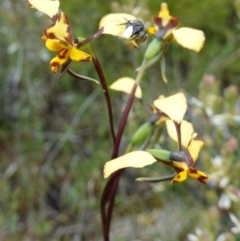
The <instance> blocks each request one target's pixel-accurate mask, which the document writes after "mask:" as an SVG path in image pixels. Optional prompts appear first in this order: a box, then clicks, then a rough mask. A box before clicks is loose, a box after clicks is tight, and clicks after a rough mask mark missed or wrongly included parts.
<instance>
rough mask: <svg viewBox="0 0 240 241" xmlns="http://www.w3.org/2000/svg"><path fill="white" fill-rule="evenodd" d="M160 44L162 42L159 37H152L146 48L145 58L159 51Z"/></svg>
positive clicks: (151, 57)
mask: <svg viewBox="0 0 240 241" xmlns="http://www.w3.org/2000/svg"><path fill="white" fill-rule="evenodd" d="M161 46H162V42H161V41H160V40H159V39H157V38H154V39H153V40H152V42H151V43H150V44H149V45H148V47H147V49H146V52H145V58H146V59H147V60H150V59H153V58H154V57H155V56H156V55H157V54H158V53H159V51H160V49H161Z"/></svg>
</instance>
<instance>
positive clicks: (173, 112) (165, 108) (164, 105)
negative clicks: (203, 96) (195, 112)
mask: <svg viewBox="0 0 240 241" xmlns="http://www.w3.org/2000/svg"><path fill="white" fill-rule="evenodd" d="M153 104H154V105H155V106H156V107H157V108H158V109H159V110H161V111H162V112H163V113H165V114H166V115H168V116H169V118H170V119H172V120H174V121H176V122H177V123H180V122H181V121H182V119H183V116H184V115H185V112H186V110H187V100H186V97H185V95H184V94H183V93H177V94H175V95H171V96H169V97H166V98H164V97H163V98H160V99H157V100H155V101H154V102H153Z"/></svg>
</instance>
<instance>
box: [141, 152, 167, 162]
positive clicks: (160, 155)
mask: <svg viewBox="0 0 240 241" xmlns="http://www.w3.org/2000/svg"><path fill="white" fill-rule="evenodd" d="M146 151H147V152H149V153H150V154H152V155H153V156H154V157H156V158H159V159H161V160H163V161H170V154H171V152H170V151H167V150H164V149H148V150H146Z"/></svg>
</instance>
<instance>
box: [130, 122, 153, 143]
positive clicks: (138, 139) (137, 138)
mask: <svg viewBox="0 0 240 241" xmlns="http://www.w3.org/2000/svg"><path fill="white" fill-rule="evenodd" d="M152 129H153V125H152V124H151V123H150V122H146V123H144V124H143V125H141V126H140V127H139V128H138V130H137V131H136V132H135V134H134V135H133V138H132V143H131V144H132V146H136V145H138V144H140V143H142V142H143V141H145V140H146V139H147V137H148V136H149V135H150V133H151V131H152Z"/></svg>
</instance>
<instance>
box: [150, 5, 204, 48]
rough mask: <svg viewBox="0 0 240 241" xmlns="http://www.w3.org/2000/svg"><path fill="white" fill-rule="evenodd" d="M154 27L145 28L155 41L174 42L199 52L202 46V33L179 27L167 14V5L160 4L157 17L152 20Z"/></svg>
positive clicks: (176, 20) (176, 21)
mask: <svg viewBox="0 0 240 241" xmlns="http://www.w3.org/2000/svg"><path fill="white" fill-rule="evenodd" d="M152 20H153V23H154V26H152V27H149V28H147V31H148V33H149V34H151V35H154V37H155V38H156V39H159V40H161V41H169V40H172V39H174V40H176V42H177V43H178V44H180V45H181V46H183V47H184V48H188V49H191V50H194V51H196V52H199V51H200V50H201V49H202V47H203V44H204V41H205V35H204V33H203V31H201V30H198V29H194V28H189V27H181V28H177V27H178V26H179V24H180V22H179V20H178V18H176V17H172V16H171V15H170V14H169V10H168V5H167V3H162V4H161V7H160V11H159V13H158V16H154V17H153V18H152Z"/></svg>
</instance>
